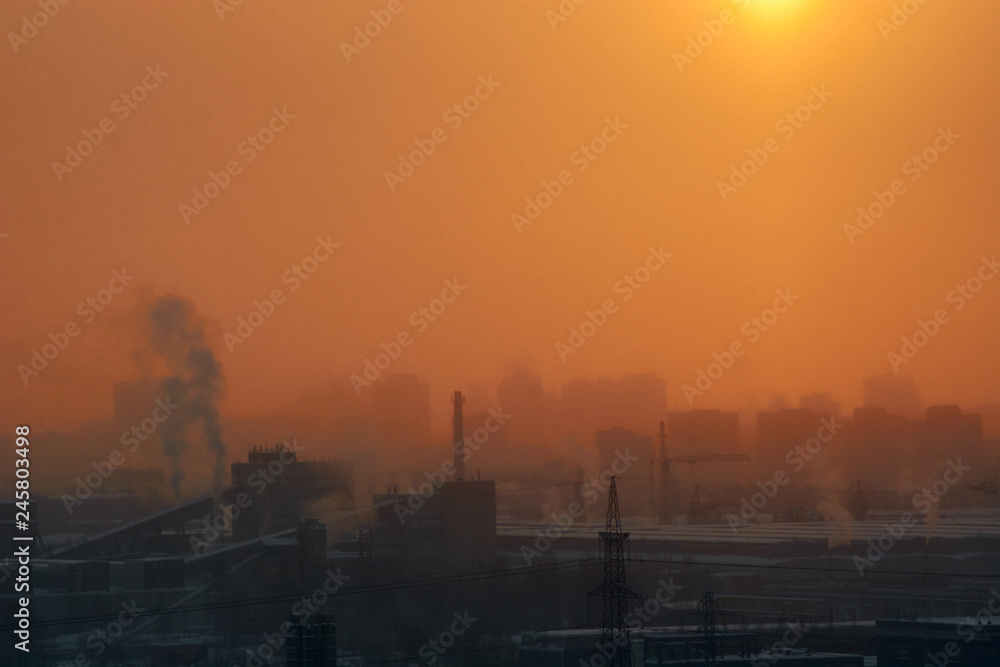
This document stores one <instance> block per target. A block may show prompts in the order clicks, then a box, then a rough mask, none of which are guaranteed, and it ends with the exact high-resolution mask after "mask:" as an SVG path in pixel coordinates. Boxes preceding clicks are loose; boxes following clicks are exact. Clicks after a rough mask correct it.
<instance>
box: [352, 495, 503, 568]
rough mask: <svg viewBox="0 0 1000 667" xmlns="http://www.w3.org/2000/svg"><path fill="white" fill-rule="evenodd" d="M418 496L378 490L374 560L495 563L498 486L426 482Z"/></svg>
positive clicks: (469, 565)
mask: <svg viewBox="0 0 1000 667" xmlns="http://www.w3.org/2000/svg"><path fill="white" fill-rule="evenodd" d="M417 491H418V492H417V493H414V494H384V495H382V494H378V495H376V496H375V497H374V499H373V501H374V505H375V506H376V508H375V509H376V514H377V521H376V523H375V525H374V526H372V550H373V552H374V557H375V559H376V560H381V559H389V560H399V561H405V562H407V564H408V565H414V564H419V566H421V567H425V568H428V567H429V568H433V567H441V566H446V567H448V568H450V569H455V570H474V569H482V568H485V567H490V566H492V565H493V564H494V562H495V561H496V552H497V522H496V485H495V483H494V482H493V481H492V480H488V481H487V480H483V481H471V480H469V481H462V482H444V483H443V484H441V485H440V486H439V487H437V488H433V487H431V486H430V483H429V482H425V483H424V484H423V485H421V487H419V488H418V490H417Z"/></svg>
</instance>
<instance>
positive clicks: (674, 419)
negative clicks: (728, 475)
mask: <svg viewBox="0 0 1000 667" xmlns="http://www.w3.org/2000/svg"><path fill="white" fill-rule="evenodd" d="M667 438H668V439H669V443H670V454H671V455H672V456H677V455H681V454H731V453H734V452H737V451H738V450H739V446H740V415H739V413H737V412H722V411H721V410H692V411H691V412H671V413H670V414H669V415H667Z"/></svg>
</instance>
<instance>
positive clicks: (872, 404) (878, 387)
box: [862, 373, 924, 418]
mask: <svg viewBox="0 0 1000 667" xmlns="http://www.w3.org/2000/svg"><path fill="white" fill-rule="evenodd" d="M862 387H863V391H862V393H863V401H862V403H863V405H864V407H866V408H885V410H886V412H888V413H889V414H890V415H904V416H906V417H910V418H916V417H919V416H920V413H921V411H922V410H923V407H924V406H923V403H922V402H921V400H920V396H919V395H918V393H917V387H916V385H915V384H914V382H913V378H911V377H906V376H903V375H894V374H893V373H886V374H884V375H873V376H872V377H868V378H865V380H864V384H863V385H862Z"/></svg>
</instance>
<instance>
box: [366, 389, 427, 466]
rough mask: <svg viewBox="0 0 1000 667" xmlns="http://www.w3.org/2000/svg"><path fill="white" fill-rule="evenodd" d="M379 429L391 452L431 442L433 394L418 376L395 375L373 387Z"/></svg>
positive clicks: (373, 399)
mask: <svg viewBox="0 0 1000 667" xmlns="http://www.w3.org/2000/svg"><path fill="white" fill-rule="evenodd" d="M372 401H373V403H374V409H375V419H376V426H377V428H378V431H379V433H380V434H381V436H382V438H383V440H384V442H385V444H386V445H387V446H388V447H389V449H390V451H391V450H392V449H393V448H402V447H413V446H414V445H426V444H428V443H430V440H431V390H430V385H429V384H428V382H427V381H426V380H421V379H420V377H419V376H417V375H415V374H392V375H386V376H385V378H384V379H382V380H380V381H379V382H376V383H375V384H374V385H373V386H372Z"/></svg>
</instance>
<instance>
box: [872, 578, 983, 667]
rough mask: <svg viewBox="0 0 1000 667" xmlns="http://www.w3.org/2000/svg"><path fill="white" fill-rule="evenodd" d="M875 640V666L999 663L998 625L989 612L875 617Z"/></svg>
mask: <svg viewBox="0 0 1000 667" xmlns="http://www.w3.org/2000/svg"><path fill="white" fill-rule="evenodd" d="M995 597H996V591H994V598H995ZM992 603H993V599H992V598H991V600H990V604H992ZM980 622H982V623H983V624H982V625H980ZM875 640H876V645H877V646H878V667H925V665H928V664H931V665H942V666H943V665H974V666H977V665H982V666H983V667H986V665H1000V625H993V623H992V618H990V617H989V616H987V617H986V618H980V619H978V620H977V619H975V618H968V617H960V618H920V619H916V620H878V621H875Z"/></svg>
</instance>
